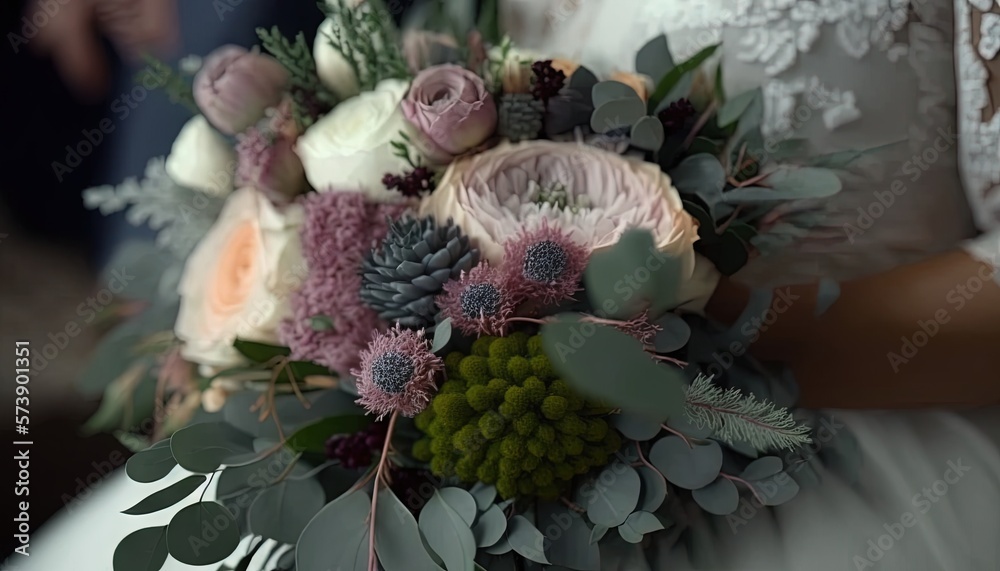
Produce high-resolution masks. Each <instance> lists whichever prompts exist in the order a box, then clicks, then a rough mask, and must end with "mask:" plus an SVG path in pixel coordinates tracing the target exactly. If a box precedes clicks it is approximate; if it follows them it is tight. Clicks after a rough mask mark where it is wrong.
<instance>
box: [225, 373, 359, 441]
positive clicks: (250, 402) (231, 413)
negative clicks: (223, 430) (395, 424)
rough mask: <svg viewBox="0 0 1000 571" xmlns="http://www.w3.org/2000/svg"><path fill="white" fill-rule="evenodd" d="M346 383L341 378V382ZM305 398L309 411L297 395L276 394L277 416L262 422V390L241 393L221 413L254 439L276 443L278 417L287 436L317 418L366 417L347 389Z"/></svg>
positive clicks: (230, 422)
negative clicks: (273, 440)
mask: <svg viewBox="0 0 1000 571" xmlns="http://www.w3.org/2000/svg"><path fill="white" fill-rule="evenodd" d="M345 382H346V381H345V379H343V378H342V379H341V383H342V384H343V383H345ZM304 396H305V398H306V400H307V401H308V402H309V403H310V405H309V407H308V408H306V407H305V406H303V404H302V402H301V401H300V400H299V398H298V397H297V396H296V395H294V394H283V395H276V396H275V410H274V413H273V414H274V416H273V417H271V418H268V419H267V420H266V421H261V419H260V412H259V411H257V410H256V409H255V406H254V405H255V404H256V403H257V401H258V400H259V399H260V398H261V393H260V391H255V390H245V391H239V392H236V393H233V394H231V395H229V398H228V399H226V405H225V407H223V409H222V413H223V417H224V419H225V421H226V422H227V423H229V424H231V425H233V426H235V427H236V428H238V429H239V430H241V431H243V432H246V433H248V434H250V435H252V436H253V437H258V438H272V439H275V440H277V439H278V437H279V435H278V429H277V424H276V423H275V421H274V418H275V417H276V418H279V419H281V426H282V429H283V431H284V433H285V434H292V433H294V432H295V430H297V429H298V428H299V427H301V426H303V425H305V424H309V423H312V422H315V421H316V419H320V418H326V417H330V416H343V415H356V414H364V410H363V409H362V408H360V407H359V406H358V405H357V404H356V403H355V402H354V401H355V400H357V397H352V396H351V395H350V394H348V393H347V392H346V391H344V390H339V389H327V390H321V391H309V392H307V393H305V394H304Z"/></svg>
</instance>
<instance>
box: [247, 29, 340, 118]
mask: <svg viewBox="0 0 1000 571" xmlns="http://www.w3.org/2000/svg"><path fill="white" fill-rule="evenodd" d="M257 37H259V38H260V41H261V43H262V44H263V46H264V49H265V50H267V51H268V52H269V53H270V54H271V55H273V56H274V58H275V59H276V60H278V62H280V63H281V65H283V66H285V69H287V70H288V73H289V74H290V75H291V94H292V102H293V109H292V113H293V116H294V118H295V121H296V122H297V123H298V124H299V125H301V126H302V127H303V128H305V127H308V126H310V125H312V124H313V123H314V122H315V121H316V119H318V118H319V116H320V115H322V114H323V113H325V112H326V111H329V110H330V109H332V108H333V106H334V105H336V104H337V97H336V95H334V94H333V92H331V91H330V90H329V89H327V88H326V87H324V86H323V83H322V82H321V81H320V80H319V75H318V74H317V73H316V62H315V60H313V55H312V48H311V47H310V46H309V44H308V42H306V37H305V34H303V33H302V32H299V33H298V35H296V36H295V40H294V41H290V40H289V39H288V38H286V37H285V36H284V35H282V33H281V32H280V31H279V30H278V27H277V26H274V27H273V28H271V29H270V30H267V29H266V28H257Z"/></svg>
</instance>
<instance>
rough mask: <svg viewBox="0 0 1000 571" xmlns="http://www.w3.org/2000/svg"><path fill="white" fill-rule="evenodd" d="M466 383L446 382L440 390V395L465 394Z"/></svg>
mask: <svg viewBox="0 0 1000 571" xmlns="http://www.w3.org/2000/svg"><path fill="white" fill-rule="evenodd" d="M465 390H466V389H465V383H463V382H462V381H454V380H452V381H445V383H444V384H443V385H441V388H440V389H438V394H442V395H451V394H459V395H460V394H462V393H464V392H465Z"/></svg>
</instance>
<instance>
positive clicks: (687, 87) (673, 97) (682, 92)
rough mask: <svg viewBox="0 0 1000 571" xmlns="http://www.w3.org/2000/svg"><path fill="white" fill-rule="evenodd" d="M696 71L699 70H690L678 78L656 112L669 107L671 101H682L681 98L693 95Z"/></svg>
mask: <svg viewBox="0 0 1000 571" xmlns="http://www.w3.org/2000/svg"><path fill="white" fill-rule="evenodd" d="M695 73H697V71H688V72H686V73H685V74H684V75H682V76H681V78H680V79H679V80H677V83H675V84H674V86H673V87H671V88H670V91H668V92H667V95H666V97H664V98H663V100H662V101H660V104H659V106H657V108H656V110H655V112H656V113H659V112H660V111H663V110H664V109H666V108H667V107H669V106H670V104H671V103H674V102H675V101H680V100H681V99H686V98H687V97H688V96H689V95H691V88H692V87H694V76H695Z"/></svg>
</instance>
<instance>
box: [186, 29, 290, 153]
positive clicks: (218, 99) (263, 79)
mask: <svg viewBox="0 0 1000 571" xmlns="http://www.w3.org/2000/svg"><path fill="white" fill-rule="evenodd" d="M288 81H289V74H288V70H286V69H285V66H283V65H281V63H279V62H278V60H276V59H274V58H273V57H271V56H269V55H266V54H262V53H259V51H256V50H255V51H248V50H247V49H245V48H242V47H240V46H235V45H226V46H222V47H221V48H218V49H216V50H215V51H213V52H212V53H211V54H209V55H208V57H207V58H205V65H204V66H202V68H201V70H200V71H199V72H198V74H197V75H196V76H195V78H194V100H195V103H197V104H198V108H200V109H201V112H202V113H203V114H204V115H205V117H207V118H208V120H209V121H210V122H211V123H212V124H213V125H215V127H216V128H217V129H219V130H220V131H222V132H224V133H227V134H229V135H235V134H236V133H239V132H242V131H243V130H244V129H246V128H247V127H250V126H251V125H253V124H254V123H256V122H257V120H258V119H260V118H261V117H263V116H264V111H265V110H267V108H268V107H272V106H274V105H277V104H278V103H279V102H280V101H281V99H282V97H283V96H284V95H285V91H286V89H287V88H288Z"/></svg>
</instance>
